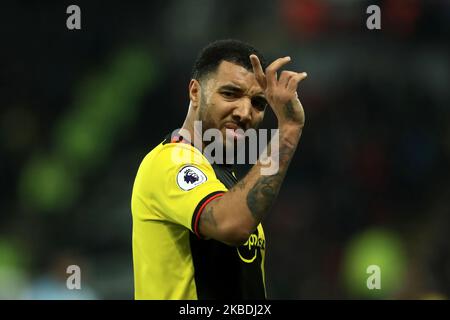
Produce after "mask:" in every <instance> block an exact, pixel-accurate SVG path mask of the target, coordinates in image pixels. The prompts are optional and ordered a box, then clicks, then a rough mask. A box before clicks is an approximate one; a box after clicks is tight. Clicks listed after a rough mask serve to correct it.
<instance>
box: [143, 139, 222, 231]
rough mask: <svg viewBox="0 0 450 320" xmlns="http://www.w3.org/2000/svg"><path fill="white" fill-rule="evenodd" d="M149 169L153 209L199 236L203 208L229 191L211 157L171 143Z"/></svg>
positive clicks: (163, 217) (183, 145)
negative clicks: (215, 170)
mask: <svg viewBox="0 0 450 320" xmlns="http://www.w3.org/2000/svg"><path fill="white" fill-rule="evenodd" d="M148 170H149V172H148V174H149V175H151V180H152V185H151V192H150V193H149V195H150V197H151V204H152V208H153V210H154V212H155V213H156V214H157V215H158V216H159V217H160V218H161V219H164V220H167V221H170V222H173V223H176V224H179V225H182V226H184V227H186V228H188V229H189V230H191V231H192V232H194V233H195V234H196V235H197V236H198V237H200V234H199V231H198V223H199V220H200V216H201V214H202V212H203V209H204V208H205V206H206V205H207V204H208V203H209V202H210V201H212V200H214V199H216V198H218V197H220V196H222V195H223V194H224V193H225V192H226V191H227V188H226V187H225V186H224V185H223V183H222V182H220V181H219V179H217V177H216V174H215V172H214V169H213V168H212V166H211V164H210V163H209V162H208V160H207V159H206V158H205V157H204V156H203V155H202V154H201V152H200V151H198V150H197V149H196V148H194V147H193V146H191V145H189V144H185V143H168V144H166V145H164V146H163V147H162V148H161V150H160V152H159V153H158V154H157V155H155V157H154V159H153V161H152V164H151V166H150V167H149V168H148Z"/></svg>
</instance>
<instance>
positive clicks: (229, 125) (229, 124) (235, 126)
mask: <svg viewBox="0 0 450 320" xmlns="http://www.w3.org/2000/svg"><path fill="white" fill-rule="evenodd" d="M225 128H227V129H232V130H237V129H242V130H244V128H242V127H241V126H239V125H238V124H237V123H234V122H227V123H225Z"/></svg>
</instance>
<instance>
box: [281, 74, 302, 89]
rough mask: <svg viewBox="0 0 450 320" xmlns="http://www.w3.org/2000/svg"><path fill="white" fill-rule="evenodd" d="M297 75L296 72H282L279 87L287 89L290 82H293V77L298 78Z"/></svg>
mask: <svg viewBox="0 0 450 320" xmlns="http://www.w3.org/2000/svg"><path fill="white" fill-rule="evenodd" d="M297 74H298V73H297V72H294V71H288V70H284V71H282V72H281V75H280V77H279V78H278V85H279V86H282V87H284V88H287V86H288V83H289V80H291V78H292V77H293V76H296V75H297Z"/></svg>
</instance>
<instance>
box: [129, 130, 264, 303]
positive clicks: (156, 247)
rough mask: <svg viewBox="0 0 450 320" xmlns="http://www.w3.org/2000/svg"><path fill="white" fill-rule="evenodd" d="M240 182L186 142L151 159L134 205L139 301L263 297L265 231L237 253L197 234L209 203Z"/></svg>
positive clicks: (171, 143)
mask: <svg viewBox="0 0 450 320" xmlns="http://www.w3.org/2000/svg"><path fill="white" fill-rule="evenodd" d="M236 182H237V179H236V176H235V173H234V171H233V169H232V167H231V166H229V165H217V164H211V163H210V162H209V161H208V160H207V159H206V157H205V156H204V155H203V154H202V153H201V152H200V151H199V150H198V149H197V148H195V147H194V146H192V145H191V144H190V143H187V142H186V141H184V140H183V139H182V137H178V138H177V139H172V140H171V139H170V137H167V138H166V139H165V140H164V141H163V142H161V143H160V144H159V145H158V146H157V147H156V148H154V149H153V150H152V151H151V152H150V153H148V154H147V155H146V157H145V158H144V159H143V161H142V163H141V164H140V166H139V169H138V172H137V175H136V178H135V182H134V185H133V192H132V199H131V211H132V218H133V235H132V238H133V239H132V243H133V269H134V286H135V298H136V299H189V300H192V299H222V298H232V299H265V297H266V293H265V284H264V281H265V279H264V278H265V276H264V259H265V237H264V232H263V229H262V226H261V225H259V226H258V228H257V230H255V232H254V233H253V234H252V235H251V236H250V237H249V239H248V241H247V242H246V243H245V244H244V245H242V246H239V247H232V246H229V245H226V244H224V243H221V242H219V241H216V240H213V239H210V240H204V239H202V237H201V235H200V234H199V232H198V223H199V218H200V215H201V214H202V211H203V208H204V207H205V206H206V204H207V203H208V202H209V201H212V200H213V199H216V198H218V197H220V196H222V195H223V194H224V193H225V192H227V190H228V189H230V188H232V187H233V185H234V184H236ZM230 210H233V208H230Z"/></svg>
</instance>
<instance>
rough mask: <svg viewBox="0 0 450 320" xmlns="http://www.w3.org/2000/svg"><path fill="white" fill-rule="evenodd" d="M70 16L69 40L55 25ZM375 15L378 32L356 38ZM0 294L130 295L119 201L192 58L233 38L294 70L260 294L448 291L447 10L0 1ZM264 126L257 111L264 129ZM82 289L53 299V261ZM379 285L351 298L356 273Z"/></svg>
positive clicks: (177, 121) (391, 295) (177, 97)
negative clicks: (295, 145) (294, 137)
mask: <svg viewBox="0 0 450 320" xmlns="http://www.w3.org/2000/svg"><path fill="white" fill-rule="evenodd" d="M70 4H78V5H79V6H80V7H81V23H82V29H81V30H79V31H69V30H67V28H66V19H67V17H68V15H67V14H66V8H67V6H68V5H70ZM370 4H378V5H379V6H380V7H381V14H382V30H378V31H369V30H368V29H367V28H366V19H367V17H368V15H367V14H366V12H365V11H366V8H367V7H368V6H369V5H370ZM1 12H2V13H3V14H2V17H1V19H0V34H1V43H2V44H1V49H0V58H1V59H0V65H1V68H0V70H1V73H0V108H1V109H0V139H1V140H0V141H1V144H0V154H1V161H0V175H1V176H0V177H1V178H0V188H1V189H0V190H1V202H0V212H1V215H0V298H3V299H22V298H32V299H37V298H69V299H70V298H76V299H78V298H98V299H131V298H132V297H133V278H132V256H131V216H130V196H131V188H132V183H133V179H134V176H135V173H136V170H137V168H138V165H139V162H140V160H141V159H142V158H143V156H144V155H145V154H146V153H147V152H148V151H149V150H150V149H151V148H152V146H154V145H155V144H157V143H158V142H159V141H160V140H161V138H162V137H163V136H164V135H165V134H167V133H168V132H170V131H171V130H172V129H174V128H177V127H179V126H180V125H181V124H182V121H183V119H184V116H185V113H186V108H187V105H188V93H187V85H188V81H189V79H190V78H189V75H190V70H191V67H192V64H193V61H194V59H195V56H196V54H197V52H198V50H199V49H200V48H201V47H203V46H204V45H205V44H206V43H208V42H209V41H212V40H215V39H220V38H238V39H242V40H244V41H248V42H250V43H252V44H254V45H255V46H256V47H258V48H260V50H261V51H262V52H264V53H265V54H266V56H267V57H268V58H269V59H274V58H277V57H279V56H283V55H290V56H291V57H292V58H293V62H292V63H291V65H290V66H289V69H293V70H299V71H307V72H308V75H309V77H308V79H307V81H305V82H303V83H302V84H301V85H300V90H299V93H300V97H301V100H302V102H303V104H304V107H305V111H306V115H307V118H306V119H307V121H306V128H305V130H304V134H303V137H302V140H301V142H300V147H299V149H298V151H297V153H296V156H295V159H294V160H293V163H292V165H291V168H290V170H289V176H288V177H287V179H286V182H285V184H284V186H283V188H282V191H281V194H280V197H279V200H278V201H277V204H276V206H275V207H274V208H273V210H272V212H271V214H270V215H269V216H268V218H267V220H266V222H265V228H266V236H267V238H268V255H267V266H266V272H267V290H268V296H269V298H275V299H305V298H310V299H324V298H331V299H337V298H344V299H346V298H388V299H397V298H420V299H422V298H448V297H449V295H450V242H449V241H448V238H447V236H448V232H449V231H450V230H449V229H450V221H449V220H450V218H449V217H450V216H449V200H448V199H450V183H449V182H450V180H449V170H448V169H449V160H450V126H449V125H448V124H449V121H450V108H449V102H450V96H449V83H450V74H449V70H450V66H449V64H450V62H449V42H448V39H449V35H450V3H449V2H448V1H437V0H435V1H417V0H401V1H399V0H385V1H357V0H346V1H337V0H334V1H332V0H278V1H272V0H259V1H236V0H227V1H218V0H192V1H189V0H177V1H174V0H173V1H159V2H158V1H135V2H133V3H131V2H125V1H122V2H110V1H95V3H93V2H92V1H91V2H80V1H74V2H68V1H54V2H50V1H47V2H33V3H31V2H28V1H14V2H13V1H9V2H2V4H1ZM271 117H272V118H273V115H270V114H269V115H268V121H269V122H270V119H271ZM70 264H76V265H79V266H80V267H81V270H82V290H81V291H68V290H67V289H65V281H66V279H67V276H68V275H67V274H66V273H65V271H66V269H65V268H66V267H67V266H68V265H70ZM371 264H376V265H379V266H380V267H381V272H382V277H381V279H382V280H381V281H382V282H381V283H382V289H381V290H368V289H367V287H366V279H367V277H368V276H369V275H368V274H367V273H366V268H367V266H368V265H371Z"/></svg>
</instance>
